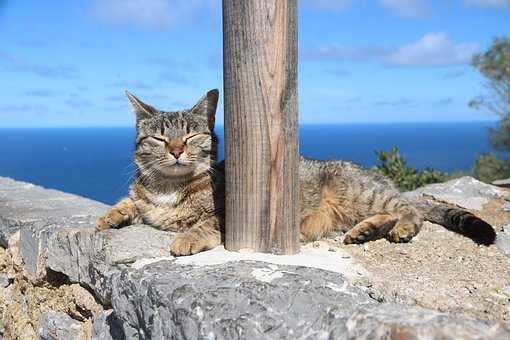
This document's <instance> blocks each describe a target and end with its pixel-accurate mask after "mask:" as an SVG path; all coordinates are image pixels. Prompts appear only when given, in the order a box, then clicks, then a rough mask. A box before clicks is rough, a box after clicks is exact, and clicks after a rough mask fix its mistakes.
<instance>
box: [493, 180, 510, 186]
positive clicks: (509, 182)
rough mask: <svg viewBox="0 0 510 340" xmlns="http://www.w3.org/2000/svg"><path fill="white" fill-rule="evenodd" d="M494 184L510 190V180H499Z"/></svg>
mask: <svg viewBox="0 0 510 340" xmlns="http://www.w3.org/2000/svg"><path fill="white" fill-rule="evenodd" d="M492 184H493V185H496V186H498V187H504V188H510V178H506V179H498V180H497V181H494V182H492Z"/></svg>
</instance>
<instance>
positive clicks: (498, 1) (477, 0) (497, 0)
mask: <svg viewBox="0 0 510 340" xmlns="http://www.w3.org/2000/svg"><path fill="white" fill-rule="evenodd" d="M464 3H465V4H466V5H468V6H478V7H489V8H505V7H506V8H510V0H464Z"/></svg>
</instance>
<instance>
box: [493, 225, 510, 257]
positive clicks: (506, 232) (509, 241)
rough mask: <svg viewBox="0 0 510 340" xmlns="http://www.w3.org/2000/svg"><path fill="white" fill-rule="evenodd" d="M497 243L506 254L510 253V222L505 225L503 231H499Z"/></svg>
mask: <svg viewBox="0 0 510 340" xmlns="http://www.w3.org/2000/svg"><path fill="white" fill-rule="evenodd" d="M496 245H497V246H498V247H499V249H501V251H502V252H503V253H505V254H506V255H510V224H507V225H505V226H503V231H502V232H500V233H498V236H497V238H496Z"/></svg>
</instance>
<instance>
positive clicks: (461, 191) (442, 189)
mask: <svg viewBox="0 0 510 340" xmlns="http://www.w3.org/2000/svg"><path fill="white" fill-rule="evenodd" d="M405 195H406V196H407V197H410V198H417V197H421V196H432V197H434V198H435V199H436V200H439V201H444V202H448V203H451V204H456V205H458V206H460V207H463V208H465V209H469V210H482V209H483V206H484V205H485V204H486V203H488V202H489V201H490V200H491V199H497V198H507V197H509V194H508V192H506V191H504V190H502V189H500V188H498V187H495V186H493V185H489V184H485V183H483V182H480V181H478V180H476V179H474V178H473V177H469V176H465V177H461V178H457V179H452V180H450V181H447V182H444V183H437V184H430V185H427V186H425V187H422V188H419V189H416V190H414V191H411V192H407V193H405Z"/></svg>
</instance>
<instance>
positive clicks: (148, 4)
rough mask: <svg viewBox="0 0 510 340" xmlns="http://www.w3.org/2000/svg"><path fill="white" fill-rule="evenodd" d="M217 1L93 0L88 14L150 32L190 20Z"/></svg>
mask: <svg viewBox="0 0 510 340" xmlns="http://www.w3.org/2000/svg"><path fill="white" fill-rule="evenodd" d="M216 2H217V1H216V0H150V1H148V0H94V1H93V3H92V7H91V12H92V14H93V15H94V16H96V17H98V18H100V19H103V20H105V21H109V22H113V23H120V24H135V25H139V26H142V27H144V28H147V29H151V30H164V29H168V28H169V27H170V26H172V25H174V24H176V23H177V22H180V21H183V20H189V19H190V17H192V16H193V15H194V14H196V13H197V12H198V11H199V10H200V9H202V8H203V7H204V6H207V5H211V4H215V3H216Z"/></svg>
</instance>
